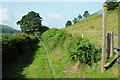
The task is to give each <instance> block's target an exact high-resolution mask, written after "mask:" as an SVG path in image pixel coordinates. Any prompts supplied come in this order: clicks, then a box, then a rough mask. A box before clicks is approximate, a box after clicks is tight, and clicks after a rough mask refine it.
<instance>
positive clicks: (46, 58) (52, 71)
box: [43, 47, 54, 78]
mask: <svg viewBox="0 0 120 80" xmlns="http://www.w3.org/2000/svg"><path fill="white" fill-rule="evenodd" d="M43 49H44V51H45V54H46V59H47V63H48V65H49V69H50V72H51V74H52V77H53V78H54V75H53V70H52V67H51V64H50V61H49V57H48V56H47V54H48V53H47V51H46V50H45V48H44V47H43Z"/></svg>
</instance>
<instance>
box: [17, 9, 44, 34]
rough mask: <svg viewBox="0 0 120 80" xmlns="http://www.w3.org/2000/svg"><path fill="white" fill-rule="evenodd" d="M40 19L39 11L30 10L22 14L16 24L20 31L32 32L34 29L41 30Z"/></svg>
mask: <svg viewBox="0 0 120 80" xmlns="http://www.w3.org/2000/svg"><path fill="white" fill-rule="evenodd" d="M41 21H42V18H41V17H40V16H39V13H36V12H34V11H31V12H28V14H27V15H24V16H23V17H22V19H21V20H20V21H17V25H20V27H21V31H22V32H25V33H30V34H33V33H34V32H36V31H42V26H41V25H42V24H41Z"/></svg>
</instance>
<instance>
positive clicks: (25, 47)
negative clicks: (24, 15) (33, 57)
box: [2, 33, 38, 65]
mask: <svg viewBox="0 0 120 80" xmlns="http://www.w3.org/2000/svg"><path fill="white" fill-rule="evenodd" d="M37 43H38V39H37V38H36V37H34V36H32V35H28V34H25V33H15V34H13V35H8V34H3V35H2V61H3V65H6V64H10V63H11V62H12V61H13V60H15V59H17V57H18V56H20V55H25V54H28V53H29V50H30V49H32V47H33V46H34V45H36V44H37Z"/></svg>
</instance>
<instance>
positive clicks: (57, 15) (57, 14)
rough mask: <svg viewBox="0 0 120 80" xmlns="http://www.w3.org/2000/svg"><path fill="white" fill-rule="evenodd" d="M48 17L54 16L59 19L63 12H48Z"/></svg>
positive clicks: (53, 17)
mask: <svg viewBox="0 0 120 80" xmlns="http://www.w3.org/2000/svg"><path fill="white" fill-rule="evenodd" d="M48 17H49V18H52V19H58V18H60V17H61V14H60V13H51V14H48Z"/></svg>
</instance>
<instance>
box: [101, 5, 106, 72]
mask: <svg viewBox="0 0 120 80" xmlns="http://www.w3.org/2000/svg"><path fill="white" fill-rule="evenodd" d="M106 10H107V8H106V4H104V5H103V16H102V24H103V25H102V27H103V28H102V64H101V71H102V72H104V70H105V68H104V64H105V58H106Z"/></svg>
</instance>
